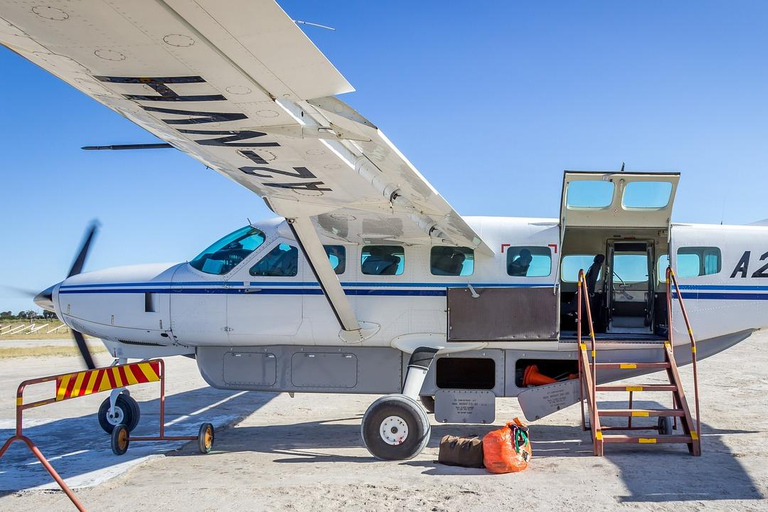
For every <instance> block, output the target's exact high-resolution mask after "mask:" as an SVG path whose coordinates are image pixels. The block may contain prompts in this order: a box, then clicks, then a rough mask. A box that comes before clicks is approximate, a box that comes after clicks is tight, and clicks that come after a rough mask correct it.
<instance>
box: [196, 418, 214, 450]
mask: <svg viewBox="0 0 768 512" xmlns="http://www.w3.org/2000/svg"><path fill="white" fill-rule="evenodd" d="M213 439H214V431H213V425H212V424H210V423H203V424H202V425H200V431H199V432H198V433H197V448H198V449H199V450H200V453H202V454H206V453H211V449H212V448H213Z"/></svg>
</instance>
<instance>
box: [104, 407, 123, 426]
mask: <svg viewBox="0 0 768 512" xmlns="http://www.w3.org/2000/svg"><path fill="white" fill-rule="evenodd" d="M124 419H125V413H124V412H123V410H122V409H121V408H120V407H118V406H115V407H114V410H113V411H112V412H109V411H107V421H108V422H109V424H110V425H114V426H117V425H120V424H121V423H122V422H123V420H124Z"/></svg>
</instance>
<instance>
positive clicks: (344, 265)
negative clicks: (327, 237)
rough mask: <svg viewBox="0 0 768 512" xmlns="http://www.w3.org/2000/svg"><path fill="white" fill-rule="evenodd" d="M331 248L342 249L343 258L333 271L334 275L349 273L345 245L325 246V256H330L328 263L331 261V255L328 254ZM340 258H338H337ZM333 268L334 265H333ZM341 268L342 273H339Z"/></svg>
mask: <svg viewBox="0 0 768 512" xmlns="http://www.w3.org/2000/svg"><path fill="white" fill-rule="evenodd" d="M331 247H338V248H341V251H342V258H341V259H339V265H338V266H336V268H334V269H333V271H334V273H335V274H336V275H337V276H340V275H343V274H344V273H345V272H346V271H347V248H346V246H344V245H340V244H327V245H323V249H324V250H325V255H326V256H328V261H329V262H330V261H331V254H330V253H329V252H328V249H329V248H331ZM337 257H338V256H337ZM331 266H333V265H331ZM339 266H341V272H339V271H338V268H339Z"/></svg>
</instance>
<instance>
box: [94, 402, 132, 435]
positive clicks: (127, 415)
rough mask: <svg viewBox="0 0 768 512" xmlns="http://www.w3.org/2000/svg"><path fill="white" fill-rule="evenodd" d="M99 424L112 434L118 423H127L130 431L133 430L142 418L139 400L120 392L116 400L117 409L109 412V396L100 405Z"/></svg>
mask: <svg viewBox="0 0 768 512" xmlns="http://www.w3.org/2000/svg"><path fill="white" fill-rule="evenodd" d="M98 416H99V425H101V428H102V429H103V430H104V432H106V433H107V434H111V433H112V431H113V430H114V428H115V427H116V426H117V425H125V426H126V428H127V429H128V432H133V429H135V428H136V425H138V424H139V419H140V418H141V409H140V408H139V404H138V402H136V400H134V399H133V398H132V397H130V396H129V395H125V394H122V393H121V394H120V395H118V397H117V400H116V401H115V410H114V413H113V414H112V415H110V414H109V398H107V399H106V400H104V401H103V402H102V403H101V406H100V407H99V414H98Z"/></svg>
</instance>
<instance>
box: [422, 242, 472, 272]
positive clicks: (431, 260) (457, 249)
mask: <svg viewBox="0 0 768 512" xmlns="http://www.w3.org/2000/svg"><path fill="white" fill-rule="evenodd" d="M436 249H453V250H454V254H456V253H459V254H464V256H465V259H464V262H462V269H461V271H460V272H459V273H458V274H435V272H434V270H435V267H434V256H433V255H432V253H433V252H434V251H435V250H436ZM467 255H469V259H470V261H471V262H472V271H471V272H470V273H468V274H462V273H461V272H463V271H464V263H465V262H466V261H467ZM438 257H439V256H438ZM451 257H453V256H451ZM429 273H430V275H432V276H435V277H469V276H471V275H474V273H475V250H474V249H472V248H471V247H459V246H455V245H433V246H432V247H430V249H429Z"/></svg>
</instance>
